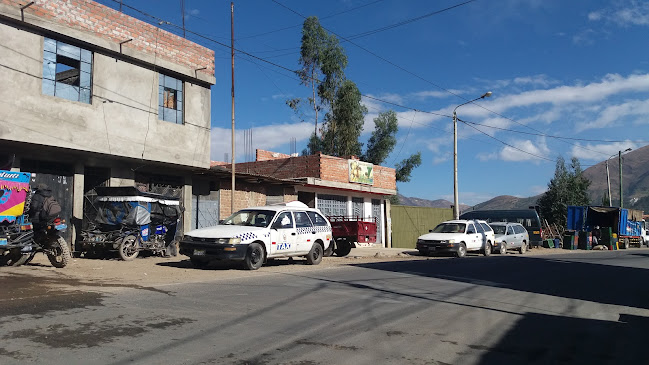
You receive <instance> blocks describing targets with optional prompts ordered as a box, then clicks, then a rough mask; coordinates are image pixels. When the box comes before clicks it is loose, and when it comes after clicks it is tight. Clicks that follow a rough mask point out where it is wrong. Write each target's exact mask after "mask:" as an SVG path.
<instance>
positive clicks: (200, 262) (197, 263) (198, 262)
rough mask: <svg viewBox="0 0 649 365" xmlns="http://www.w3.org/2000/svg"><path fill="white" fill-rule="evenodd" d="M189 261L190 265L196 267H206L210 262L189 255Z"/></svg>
mask: <svg viewBox="0 0 649 365" xmlns="http://www.w3.org/2000/svg"><path fill="white" fill-rule="evenodd" d="M189 261H191V263H192V266H194V267H195V268H197V269H205V268H207V267H208V266H209V264H210V262H209V261H205V260H201V259H197V258H195V257H190V258H189Z"/></svg>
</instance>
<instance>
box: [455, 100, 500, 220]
mask: <svg viewBox="0 0 649 365" xmlns="http://www.w3.org/2000/svg"><path fill="white" fill-rule="evenodd" d="M490 96H491V91H487V92H486V93H484V94H483V95H482V96H481V97H479V98H475V99H473V100H469V101H467V102H466V103H462V104H460V105H458V106H456V107H455V109H453V217H454V218H455V219H459V218H460V202H459V200H460V198H459V196H458V187H457V112H456V111H457V108H459V107H461V106H462V105H466V104H469V103H473V102H474V101H476V100H480V99H484V98H488V97H490Z"/></svg>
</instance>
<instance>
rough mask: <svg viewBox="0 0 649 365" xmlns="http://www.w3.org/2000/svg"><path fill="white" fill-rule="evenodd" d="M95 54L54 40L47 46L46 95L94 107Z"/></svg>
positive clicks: (45, 43) (44, 49)
mask: <svg viewBox="0 0 649 365" xmlns="http://www.w3.org/2000/svg"><path fill="white" fill-rule="evenodd" d="M91 89H92V52H90V51H88V50H85V49H81V48H79V47H77V46H73V45H70V44H67V43H63V42H60V41H57V40H54V39H50V38H45V40H44V42H43V94H45V95H52V96H58V97H61V98H64V99H68V100H72V101H80V102H82V103H86V104H91V103H92V100H91V99H92V90H91Z"/></svg>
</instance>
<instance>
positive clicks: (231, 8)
mask: <svg viewBox="0 0 649 365" xmlns="http://www.w3.org/2000/svg"><path fill="white" fill-rule="evenodd" d="M230 34H231V36H232V39H231V47H230V51H231V54H232V190H231V191H232V194H231V195H230V214H233V213H234V192H235V188H236V186H235V166H234V162H235V159H234V2H231V3H230Z"/></svg>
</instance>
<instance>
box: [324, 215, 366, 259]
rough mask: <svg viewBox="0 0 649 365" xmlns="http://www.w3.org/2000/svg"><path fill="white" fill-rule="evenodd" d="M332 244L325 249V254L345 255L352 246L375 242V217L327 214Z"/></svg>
mask: <svg viewBox="0 0 649 365" xmlns="http://www.w3.org/2000/svg"><path fill="white" fill-rule="evenodd" d="M327 218H328V219H329V222H330V223H331V234H332V236H333V238H334V242H335V247H333V246H334V245H330V246H329V247H330V249H328V250H326V251H325V256H331V255H333V254H334V253H336V255H338V256H347V255H348V254H349V252H350V251H351V250H352V248H354V247H359V246H366V245H370V244H372V243H375V242H376V227H377V222H376V218H363V217H347V216H329V217H327Z"/></svg>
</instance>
